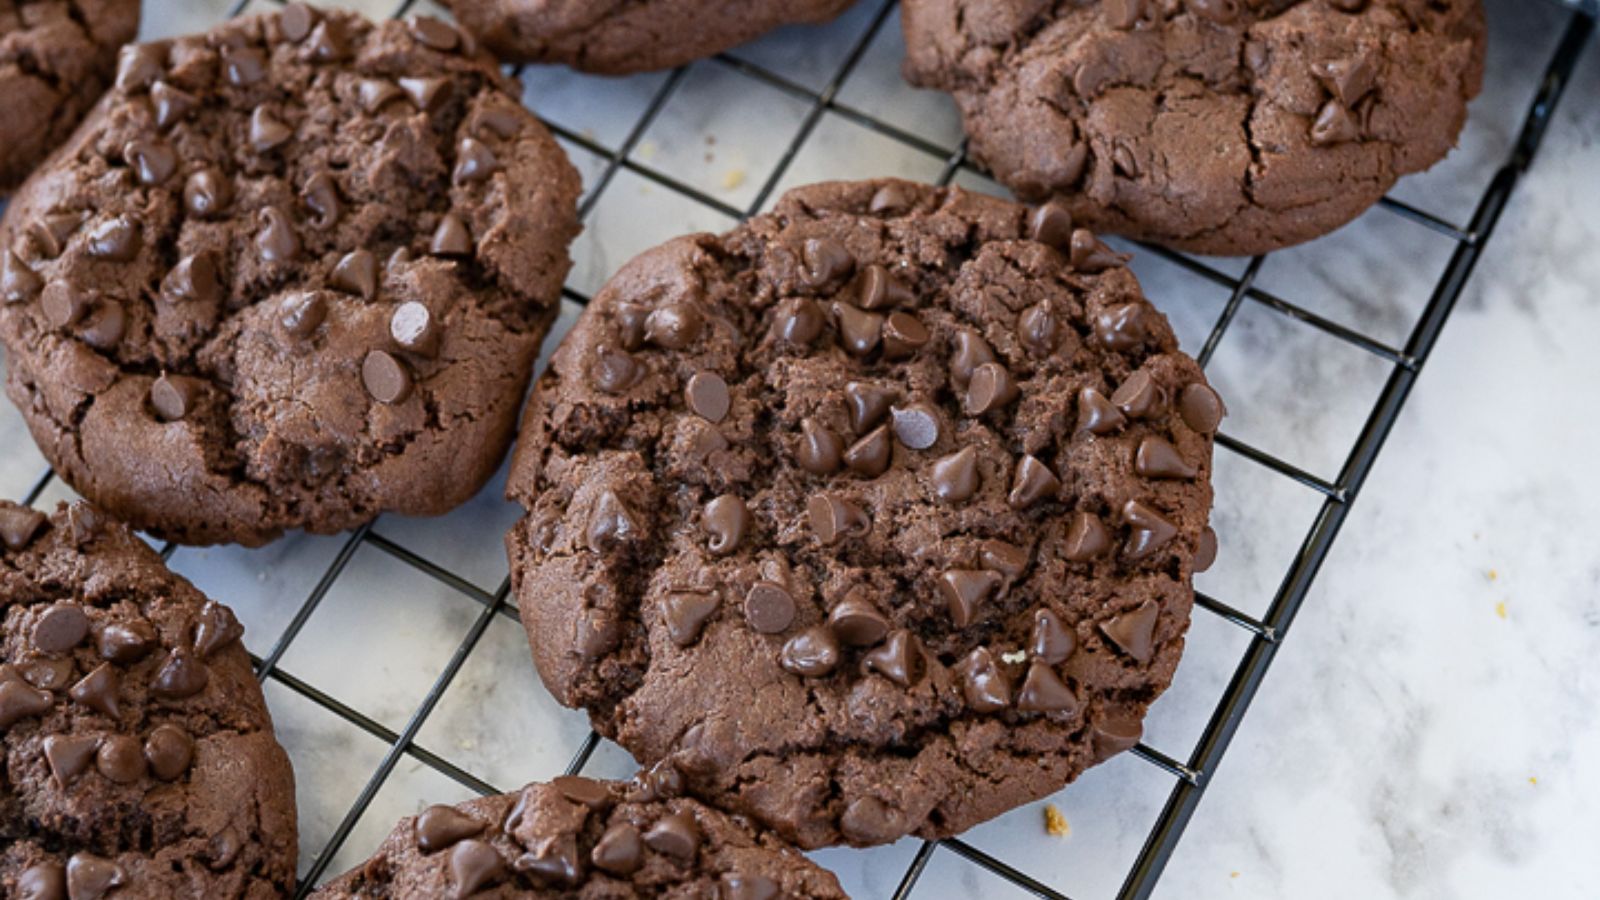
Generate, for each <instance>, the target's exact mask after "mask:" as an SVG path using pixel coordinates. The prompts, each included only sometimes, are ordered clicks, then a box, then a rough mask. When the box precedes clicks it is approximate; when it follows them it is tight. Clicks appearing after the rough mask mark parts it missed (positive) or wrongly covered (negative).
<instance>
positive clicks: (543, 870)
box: [511, 834, 583, 886]
mask: <svg viewBox="0 0 1600 900" xmlns="http://www.w3.org/2000/svg"><path fill="white" fill-rule="evenodd" d="M511 867H512V868H513V869H515V870H517V871H518V872H522V873H524V874H527V875H530V876H532V877H534V878H537V879H541V880H544V881H549V882H554V883H556V884H560V885H567V886H572V885H576V884H578V883H580V882H581V881H582V880H583V870H582V869H580V868H579V860H578V838H577V836H576V835H572V834H561V835H555V836H553V837H546V838H542V839H541V840H539V841H538V843H537V844H536V845H535V847H534V848H533V852H531V853H524V854H523V855H521V856H519V857H517V860H516V862H514V863H512V864H511Z"/></svg>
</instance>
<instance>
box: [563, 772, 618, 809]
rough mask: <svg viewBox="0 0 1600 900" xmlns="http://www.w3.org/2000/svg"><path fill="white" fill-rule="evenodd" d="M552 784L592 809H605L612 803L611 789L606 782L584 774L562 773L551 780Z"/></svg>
mask: <svg viewBox="0 0 1600 900" xmlns="http://www.w3.org/2000/svg"><path fill="white" fill-rule="evenodd" d="M550 786H551V787H553V788H555V789H556V790H557V791H559V792H560V793H561V796H563V797H565V798H567V799H568V800H571V801H572V802H573V803H578V804H581V805H583V806H587V807H589V808H590V809H604V808H605V807H607V806H609V805H610V804H611V791H610V789H609V788H607V787H606V786H605V783H604V782H601V781H596V780H594V779H593V778H585V777H583V776H582V775H562V776H559V777H557V778H555V779H553V780H551V782H550Z"/></svg>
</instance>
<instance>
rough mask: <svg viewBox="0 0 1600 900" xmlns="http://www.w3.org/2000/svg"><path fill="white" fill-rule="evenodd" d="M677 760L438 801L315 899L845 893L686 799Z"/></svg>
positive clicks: (806, 864) (771, 844) (760, 834)
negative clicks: (620, 774)
mask: <svg viewBox="0 0 1600 900" xmlns="http://www.w3.org/2000/svg"><path fill="white" fill-rule="evenodd" d="M680 783H681V778H680V777H679V776H678V775H677V773H676V772H674V771H672V770H671V769H670V768H662V769H658V770H656V771H654V772H651V773H645V774H641V775H640V776H639V777H638V778H636V779H635V780H634V781H632V782H629V783H620V782H610V781H595V780H593V779H589V778H583V777H581V776H564V777H561V778H557V779H555V780H553V781H551V782H550V783H548V784H530V785H528V786H527V787H525V788H523V789H522V790H521V791H519V792H517V793H514V794H501V795H499V796H493V797H484V798H481V799H478V800H472V801H469V802H467V803H462V804H460V805H458V806H430V807H428V808H427V809H425V810H423V811H422V813H421V814H420V815H418V816H415V817H412V818H408V819H405V820H403V821H402V822H401V823H400V824H399V826H397V827H396V828H395V830H394V831H393V832H391V833H390V835H389V837H388V838H387V839H386V840H385V841H384V842H383V844H382V846H380V847H379V848H378V851H377V853H376V854H374V855H373V857H372V858H371V859H370V860H368V861H367V862H366V863H364V864H363V865H361V866H359V867H357V868H356V869H354V870H352V871H351V872H349V873H348V874H346V875H344V876H342V877H340V878H338V879H335V880H334V881H331V882H329V883H328V884H327V885H324V886H323V887H322V888H321V889H319V890H318V891H317V892H316V893H315V894H313V895H312V896H313V897H316V898H319V900H336V898H355V897H377V896H381V897H390V898H395V900H405V898H417V900H421V898H436V897H452V898H465V897H471V896H473V895H475V894H478V893H485V894H488V893H493V894H494V896H499V897H602V896H604V897H636V896H637V897H657V896H672V897H708V898H710V897H715V898H725V900H776V898H779V897H786V898H793V900H843V898H844V896H845V894H844V892H843V891H841V890H840V889H839V884H838V882H837V881H835V880H834V877H833V876H832V875H830V874H828V873H827V872H826V871H824V870H822V869H821V868H818V867H817V866H816V865H815V864H813V863H812V862H810V861H809V860H807V859H806V858H805V857H804V856H802V855H800V853H799V852H797V851H796V850H794V849H793V848H792V847H788V846H786V845H785V844H784V843H783V842H782V841H780V840H778V839H777V838H775V837H774V836H772V835H771V834H770V833H767V832H765V831H763V830H761V829H759V828H757V827H756V826H754V825H752V824H751V823H750V822H748V821H747V820H745V819H742V818H739V817H734V816H727V815H724V814H722V813H719V812H716V811H715V810H712V809H709V808H707V807H705V806H702V805H701V804H699V803H696V802H694V801H693V800H688V799H684V798H681V797H679V796H677V793H678V790H679V789H680V787H681V784H680Z"/></svg>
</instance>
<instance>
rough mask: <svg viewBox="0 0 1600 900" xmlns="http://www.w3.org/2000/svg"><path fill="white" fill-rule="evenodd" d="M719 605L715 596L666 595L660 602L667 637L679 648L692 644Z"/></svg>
mask: <svg viewBox="0 0 1600 900" xmlns="http://www.w3.org/2000/svg"><path fill="white" fill-rule="evenodd" d="M720 605H721V604H720V603H719V602H718V600H717V597H716V595H715V594H708V593H701V592H698V591H679V592H676V593H671V594H668V595H666V597H664V598H662V601H661V619H662V622H663V623H664V624H665V625H666V627H667V637H669V638H671V639H672V642H673V643H674V644H677V645H678V646H679V647H687V646H689V645H690V644H693V643H694V642H695V641H696V640H697V639H698V638H699V637H700V632H701V630H702V629H704V628H705V624H706V622H707V621H708V620H709V619H710V618H711V617H712V616H713V615H714V614H715V613H716V611H717V608H718V607H719V606H720Z"/></svg>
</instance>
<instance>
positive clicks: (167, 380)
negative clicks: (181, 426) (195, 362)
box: [150, 374, 201, 422]
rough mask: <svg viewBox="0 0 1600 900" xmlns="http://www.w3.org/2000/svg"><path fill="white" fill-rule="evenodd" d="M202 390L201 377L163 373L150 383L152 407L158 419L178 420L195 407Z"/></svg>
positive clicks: (186, 415)
mask: <svg viewBox="0 0 1600 900" xmlns="http://www.w3.org/2000/svg"><path fill="white" fill-rule="evenodd" d="M200 392H201V382H200V380H199V379H196V378H190V377H187V376H184V375H167V374H163V375H162V376H161V377H159V378H157V379H156V380H155V381H154V382H152V383H151V385H150V408H151V409H153V410H155V413H156V420H157V421H160V422H178V421H181V420H183V419H184V418H187V417H188V415H189V412H190V411H191V410H193V409H194V407H195V402H196V401H197V400H198V399H199V396H200Z"/></svg>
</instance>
